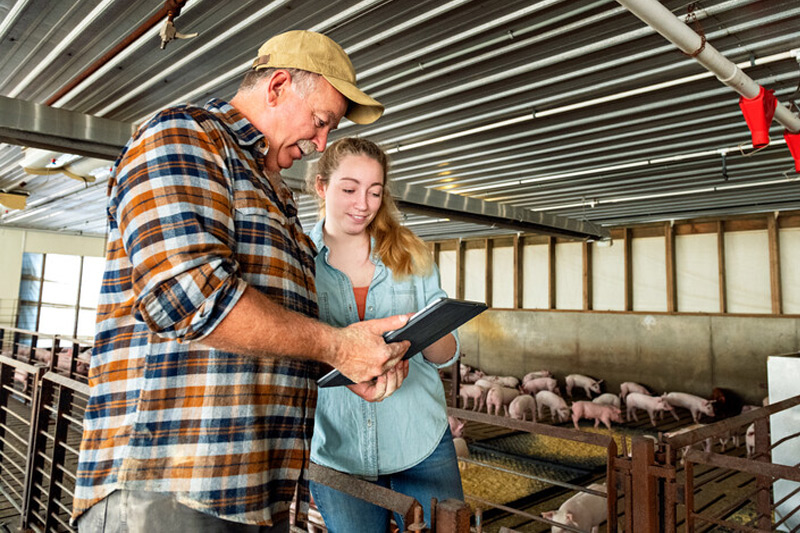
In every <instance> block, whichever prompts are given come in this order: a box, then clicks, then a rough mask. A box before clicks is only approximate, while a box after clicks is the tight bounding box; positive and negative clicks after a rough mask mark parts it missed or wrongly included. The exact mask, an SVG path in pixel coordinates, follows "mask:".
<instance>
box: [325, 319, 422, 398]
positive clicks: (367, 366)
mask: <svg viewBox="0 0 800 533" xmlns="http://www.w3.org/2000/svg"><path fill="white" fill-rule="evenodd" d="M409 316H410V315H396V316H391V317H388V318H379V319H375V320H367V321H364V322H356V323H354V324H350V325H349V326H347V327H346V328H342V329H340V330H338V332H337V339H336V344H335V349H334V358H333V360H332V361H330V364H331V365H333V366H334V367H336V368H337V369H338V370H339V372H341V373H342V374H344V375H345V376H347V377H348V378H350V379H351V380H352V381H354V382H356V383H357V384H360V383H362V382H364V381H370V380H372V379H373V378H375V377H377V376H382V375H383V374H385V373H386V372H387V371H388V370H390V369H391V368H392V367H394V366H395V365H396V364H397V363H398V362H399V361H400V360H401V359H402V357H403V355H405V353H406V350H408V347H409V346H410V345H411V343H410V342H408V341H402V342H393V343H390V344H386V342H385V341H384V340H383V334H384V333H385V332H387V331H392V330H395V329H398V328H401V327H403V326H404V325H405V324H406V322H408V317H409ZM403 377H405V375H404V376H403ZM389 381H391V380H389ZM401 383H402V380H401ZM387 388H388V384H387Z"/></svg>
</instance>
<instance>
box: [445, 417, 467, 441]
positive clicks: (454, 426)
mask: <svg viewBox="0 0 800 533" xmlns="http://www.w3.org/2000/svg"><path fill="white" fill-rule="evenodd" d="M447 422H448V423H449V424H450V433H452V434H453V438H456V437H463V436H464V424H466V422H464V421H463V420H461V419H460V418H456V417H454V416H448V417H447Z"/></svg>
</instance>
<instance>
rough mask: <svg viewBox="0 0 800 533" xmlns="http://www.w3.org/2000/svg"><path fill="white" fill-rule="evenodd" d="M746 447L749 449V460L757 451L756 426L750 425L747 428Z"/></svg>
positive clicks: (745, 434) (745, 435)
mask: <svg viewBox="0 0 800 533" xmlns="http://www.w3.org/2000/svg"><path fill="white" fill-rule="evenodd" d="M744 446H745V448H747V458H748V459H749V458H750V457H752V456H753V452H755V451H756V425H755V424H750V425H749V426H747V431H745V433H744Z"/></svg>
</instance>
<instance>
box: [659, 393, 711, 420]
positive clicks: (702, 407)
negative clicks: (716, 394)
mask: <svg viewBox="0 0 800 533" xmlns="http://www.w3.org/2000/svg"><path fill="white" fill-rule="evenodd" d="M664 398H665V399H666V400H667V402H668V403H669V404H670V405H671V406H673V407H683V408H684V409H688V410H689V411H690V412H691V413H692V419H693V420H694V423H695V424H697V422H698V421H699V420H700V415H701V414H704V415H708V416H711V417H713V416H714V406H713V405H711V400H706V399H705V398H701V397H700V396H695V395H694V394H688V393H686V392H670V393H667V394H665V395H664ZM675 418H677V416H676V417H675Z"/></svg>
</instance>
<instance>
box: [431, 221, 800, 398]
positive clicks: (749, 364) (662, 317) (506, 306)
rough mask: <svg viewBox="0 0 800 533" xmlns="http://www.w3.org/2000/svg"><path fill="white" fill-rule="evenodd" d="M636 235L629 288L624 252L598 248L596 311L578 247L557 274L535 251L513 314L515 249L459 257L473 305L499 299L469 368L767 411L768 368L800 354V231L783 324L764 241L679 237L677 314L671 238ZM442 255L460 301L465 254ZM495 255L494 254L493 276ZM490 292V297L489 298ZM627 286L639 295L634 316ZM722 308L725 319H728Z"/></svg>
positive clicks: (527, 257) (483, 322)
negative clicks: (778, 357)
mask: <svg viewBox="0 0 800 533" xmlns="http://www.w3.org/2000/svg"><path fill="white" fill-rule="evenodd" d="M712 227H713V226H712ZM637 232H638V236H637ZM632 234H633V238H632V240H631V243H630V244H631V247H630V250H631V255H630V258H629V260H630V262H631V270H630V272H631V273H630V278H629V279H628V280H627V282H626V280H625V275H626V274H625V269H624V261H625V253H624V247H625V245H624V242H623V243H620V242H619V240H617V241H616V242H615V243H614V246H612V247H598V246H597V245H596V244H595V245H592V246H591V248H592V250H591V254H590V255H589V256H588V257H589V261H591V265H590V266H589V270H588V271H589V275H590V277H591V287H589V290H588V293H587V294H590V295H591V297H592V298H591V301H590V302H583V301H582V298H585V297H586V295H585V294H584V293H585V291H584V290H583V288H584V286H583V283H584V280H583V275H584V268H585V265H583V260H585V259H583V258H582V256H581V253H580V246H581V245H580V244H579V243H578V244H576V243H574V242H567V241H564V242H558V243H557V244H556V245H555V249H554V251H553V254H554V260H553V262H552V266H551V265H550V262H549V260H548V253H549V251H548V245H547V244H546V242H542V240H541V238H537V237H533V238H531V239H530V240H527V241H526V243H525V245H524V246H523V250H522V263H521V267H519V268H521V270H522V274H521V276H519V277H520V278H521V280H522V281H521V286H520V287H518V288H517V289H516V290H519V291H521V293H522V299H521V301H522V305H521V306H519V307H521V308H514V307H515V306H514V301H515V298H514V290H515V289H514V284H513V280H514V278H515V274H514V269H515V265H514V254H513V251H512V246H511V244H512V243H511V240H510V239H505V240H503V239H496V240H495V241H494V243H493V245H492V246H491V247H488V244H484V243H480V242H474V243H472V244H470V243H467V245H466V246H464V245H461V246H462V247H463V248H464V249H465V252H464V265H465V268H464V273H463V276H464V278H465V283H464V286H465V287H467V288H468V289H467V290H465V291H464V295H463V297H465V298H467V299H472V300H484V298H482V297H481V296H482V294H480V291H479V290H477V288H478V287H482V288H483V289H484V294H487V295H488V296H489V297H490V298H491V302H490V303H491V305H490V310H489V311H487V312H486V313H484V314H483V315H482V316H480V317H478V318H477V319H476V320H474V321H473V322H471V323H469V324H467V325H466V326H463V327H462V328H461V329H460V332H461V335H462V345H463V352H464V354H465V355H464V359H463V361H464V362H465V363H467V364H469V365H472V366H477V367H479V368H481V369H483V370H484V371H487V372H489V373H493V374H503V375H515V376H518V377H522V376H523V375H525V374H526V373H528V372H531V371H534V370H539V369H542V368H544V369H548V370H550V371H551V372H553V373H554V374H556V375H557V376H558V377H560V378H561V380H562V384H563V378H564V376H566V375H567V374H570V373H581V374H587V375H592V376H594V377H597V378H602V379H605V381H606V386H607V389H606V390H608V391H614V392H616V391H618V390H619V384H620V383H622V382H624V381H636V382H640V383H643V384H645V385H648V386H649V387H651V388H652V389H653V390H654V391H655V392H662V391H673V390H680V391H686V392H691V393H695V394H700V395H703V396H707V395H709V393H710V392H711V389H712V388H713V387H724V388H728V389H732V390H734V391H736V392H738V393H740V394H741V395H743V396H744V397H745V398H746V399H747V400H748V401H751V402H753V403H757V402H759V401H760V400H761V398H763V396H765V395H766V394H767V368H766V361H767V357H768V356H770V355H775V354H782V353H791V352H797V351H799V350H800V316H798V315H800V305H798V303H799V302H800V283H798V280H799V279H800V278H798V275H800V274H798V269H797V268H795V265H797V264H798V263H800V228H798V227H784V228H781V229H780V231H779V240H780V249H779V263H780V264H779V269H777V270H778V272H779V275H780V278H781V279H780V286H781V288H782V290H781V294H780V295H779V298H780V300H781V302H782V310H781V312H780V313H775V312H774V308H773V301H774V295H773V294H772V290H773V288H772V286H771V283H770V276H771V275H773V274H771V272H774V271H775V269H774V264H773V261H774V260H775V259H771V258H770V250H769V245H768V244H769V242H768V241H769V236H768V233H767V231H766V229H761V228H753V227H747V228H745V229H744V230H742V231H737V230H733V231H726V232H724V234H723V236H722V239H718V235H717V233H716V232H715V231H714V232H701V231H697V232H694V231H686V230H685V229H684V231H682V232H679V233H678V234H677V235H676V237H675V246H674V261H675V266H674V275H675V279H674V291H675V294H676V295H677V296H676V299H677V307H676V308H675V309H676V311H677V312H667V309H668V290H667V285H668V275H667V271H668V265H667V261H668V260H669V259H668V257H669V254H668V253H666V250H667V246H666V241H665V239H666V236H665V235H664V234H662V235H658V234H655V235H654V234H653V232H647V231H640V230H634V231H633V232H632ZM720 240H721V244H719V241H720ZM439 246H440V248H441V250H440V252H439V258H440V261H439V266H440V269H441V276H442V281H443V287H444V288H445V290H446V291H447V292H448V294H449V295H451V296H458V294H456V292H455V291H456V288H457V287H458V285H459V283H458V272H457V264H458V257H457V254H458V247H457V246H456V249H455V250H453V249H449V247H448V244H447V243H446V242H443V243H440V245H439ZM718 246H720V248H718ZM487 249H488V250H490V251H491V254H492V260H491V262H490V264H491V271H490V272H488V273H487V268H486V265H487V261H486V253H487V252H486V250H487ZM720 260H722V261H723V263H724V264H723V268H722V269H720V265H719V262H720ZM721 270H722V274H720V271H721ZM551 276H554V279H553V280H551V279H550V277H551ZM487 284H488V285H490V286H491V287H492V290H491V291H486V286H487ZM626 286H630V290H631V291H632V298H631V304H632V305H631V307H630V308H628V309H627V310H626V309H625V308H624V302H625V294H624V291H625V290H626ZM720 287H724V288H725V290H724V291H721V290H720ZM549 291H555V297H552V295H551V294H550V293H549ZM723 292H724V294H723ZM723 297H724V298H725V299H726V300H727V309H726V312H722V311H721V309H722V308H723V307H724V305H725V302H720V300H721V298H723ZM584 304H585V305H587V307H586V308H584Z"/></svg>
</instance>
